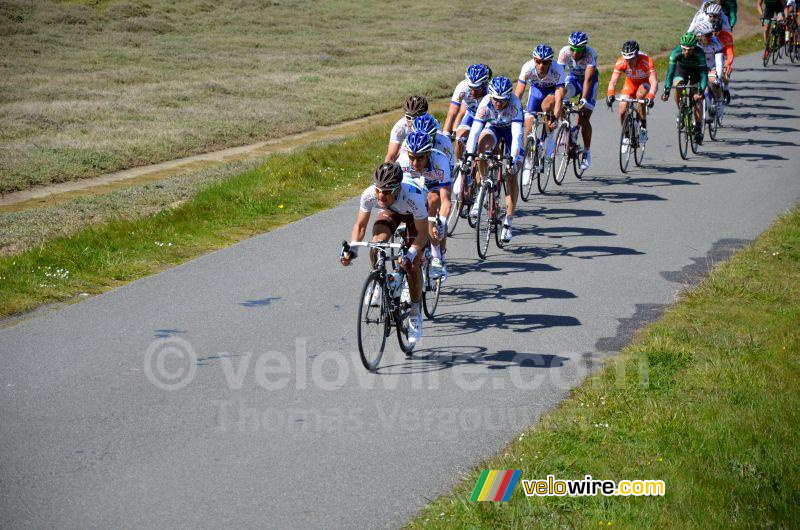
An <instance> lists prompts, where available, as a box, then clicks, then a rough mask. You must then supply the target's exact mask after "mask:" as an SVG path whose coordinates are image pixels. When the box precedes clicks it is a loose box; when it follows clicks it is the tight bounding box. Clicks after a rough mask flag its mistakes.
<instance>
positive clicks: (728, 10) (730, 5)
mask: <svg viewBox="0 0 800 530" xmlns="http://www.w3.org/2000/svg"><path fill="white" fill-rule="evenodd" d="M720 5H721V6H722V12H723V13H725V14H726V15H728V19H729V20H730V22H731V27H733V26H735V25H736V11H737V10H738V9H739V6H738V5H737V3H736V0H722V2H721V3H720Z"/></svg>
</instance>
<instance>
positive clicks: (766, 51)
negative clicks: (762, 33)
mask: <svg viewBox="0 0 800 530" xmlns="http://www.w3.org/2000/svg"><path fill="white" fill-rule="evenodd" d="M769 56H770V51H769V46H764V55H763V57H761V63H762V64H763V65H764V68H767V67H768V66H769Z"/></svg>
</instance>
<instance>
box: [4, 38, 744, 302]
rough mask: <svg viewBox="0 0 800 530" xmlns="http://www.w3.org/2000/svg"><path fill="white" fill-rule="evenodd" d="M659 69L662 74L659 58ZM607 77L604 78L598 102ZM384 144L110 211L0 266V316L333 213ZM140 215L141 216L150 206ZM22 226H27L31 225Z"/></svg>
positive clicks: (285, 161)
mask: <svg viewBox="0 0 800 530" xmlns="http://www.w3.org/2000/svg"><path fill="white" fill-rule="evenodd" d="M758 42H759V41H758V37H751V38H749V39H744V41H743V42H741V43H740V44H739V46H740V47H741V48H742V49H744V50H745V51H747V50H750V49H751V48H753V47H755V48H753V49H758V46H759V44H758ZM742 53H744V52H742ZM657 67H658V69H659V72H662V75H663V72H664V71H665V70H666V58H661V59H659V60H658V61H657ZM609 75H610V72H609V71H608V69H604V71H603V72H602V75H601V79H600V83H601V84H600V86H601V89H600V91H599V92H600V93H601V94H602V93H603V90H604V88H605V86H607V84H608V78H609ZM439 117H440V119H441V116H439ZM387 138H388V129H387V128H386V127H373V128H370V129H368V130H366V131H364V132H363V133H361V134H358V135H356V136H355V137H353V138H352V139H350V140H346V141H342V142H336V143H333V144H330V145H315V146H311V147H308V148H306V149H304V150H301V151H298V152H296V153H293V154H290V155H273V156H271V157H269V158H268V159H267V160H266V162H265V163H264V165H263V166H260V167H258V168H256V169H252V170H250V171H246V172H244V173H243V174H241V175H237V176H234V177H232V178H230V179H226V180H224V181H222V182H218V183H215V184H212V185H210V186H208V187H206V188H205V189H202V190H201V191H199V192H197V194H194V193H195V192H194V191H193V190H191V189H190V188H189V187H187V191H186V195H184V196H182V197H181V198H180V200H185V201H186V202H185V203H183V205H181V206H178V207H173V205H174V203H175V201H176V199H174V198H173V199H172V202H171V203H169V204H167V203H166V202H165V203H164V205H163V206H162V207H163V208H165V209H164V210H163V211H161V212H159V213H158V214H156V215H151V216H148V217H144V218H137V216H136V215H135V213H128V212H126V213H125V215H126V216H127V217H126V218H114V217H112V216H114V215H117V214H119V215H122V214H121V213H120V209H125V208H126V204H125V203H124V201H122V202H120V203H119V204H116V205H114V206H113V207H112V206H109V207H107V208H106V213H105V214H103V215H106V216H107V217H106V218H107V219H109V220H108V222H107V223H101V221H100V220H98V219H97V218H93V220H92V222H93V223H94V226H89V227H85V228H82V229H79V230H77V231H76V232H74V233H72V234H70V235H66V236H63V237H57V238H55V239H50V240H47V241H45V242H43V243H42V244H40V245H38V246H36V247H32V248H28V249H26V250H24V251H22V252H20V253H17V254H13V255H9V256H3V257H2V258H0V316H8V315H12V314H16V313H20V312H24V311H27V310H30V309H33V308H35V307H37V306H39V305H41V304H44V303H48V302H56V301H63V300H67V299H70V298H72V297H74V296H76V295H78V294H79V293H90V294H94V293H99V292H102V291H104V290H107V289H109V288H112V287H114V286H117V285H119V284H120V283H123V282H127V281H131V280H135V279H137V278H140V277H142V276H145V275H147V274H152V273H154V272H157V271H159V270H162V269H163V268H165V267H167V266H170V265H174V264H177V263H181V262H183V261H185V260H187V259H190V258H192V257H195V256H198V255H200V254H202V253H204V252H207V251H209V250H213V249H217V248H221V247H223V246H226V245H229V244H231V243H233V242H235V241H238V240H241V239H243V238H246V237H248V236H251V235H253V234H257V233H260V232H263V231H265V230H270V229H273V228H276V227H278V226H281V225H283V224H286V223H288V222H291V221H293V220H296V219H299V218H301V217H304V216H307V215H310V214H311V213H314V212H317V211H320V210H323V209H325V208H329V207H331V206H334V205H336V204H338V203H340V202H341V201H343V200H345V199H347V198H348V197H351V196H353V195H354V194H356V193H357V192H358V191H360V190H361V188H362V187H363V186H366V185H367V183H368V182H369V177H368V176H369V175H370V174H371V172H372V170H373V169H374V166H375V165H376V163H377V162H379V161H380V160H381V159H382V158H383V154H384V152H385V149H386V142H387ZM123 196H124V195H123ZM281 206H282V207H281ZM141 207H142V208H143V211H145V210H144V209H145V208H147V207H148V206H147V205H146V204H143V205H142V206H141ZM114 212H117V214H115V213H114ZM20 218H21V219H24V220H25V222H31V219H30V217H28V216H22V217H20ZM43 219H44V218H43ZM45 221H46V222H47V223H48V227H43V228H42V229H41V231H40V232H38V234H37V235H36V236H35V237H36V238H38V240H39V241H42V240H44V239H47V237H46V236H43V235H42V234H43V233H44V232H47V231H49V233H53V234H57V233H59V230H63V229H64V223H60V222H59V221H58V219H57V218H54V217H53V216H50V217H49V218H47V219H46V220H45ZM9 231H10V229H9ZM33 239H34V237H33V236H31V237H29V238H28V241H30V240H33ZM20 244H21V243H20ZM159 245H162V246H159Z"/></svg>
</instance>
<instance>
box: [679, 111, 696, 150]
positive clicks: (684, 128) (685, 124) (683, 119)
mask: <svg viewBox="0 0 800 530" xmlns="http://www.w3.org/2000/svg"><path fill="white" fill-rule="evenodd" d="M688 112H689V111H688V110H687V109H686V107H684V106H681V109H680V115H679V116H678V153H679V154H680V155H681V158H682V159H683V160H688V158H689V138H690V137H691V136H692V135H693V134H694V131H692V130H691V127H692V125H691V120H689V118H688V115H687V114H688Z"/></svg>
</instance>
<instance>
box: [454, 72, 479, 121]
mask: <svg viewBox="0 0 800 530" xmlns="http://www.w3.org/2000/svg"><path fill="white" fill-rule="evenodd" d="M462 101H463V102H464V103H465V104H466V105H467V111H469V112H471V113H472V114H475V111H476V110H478V104H480V98H474V97H472V94H471V93H470V91H469V83H467V80H466V79H464V80H463V81H461V82H460V83H459V84H457V85H456V89H455V90H454V91H453V97H452V98H450V104H451V105H455V106H456V107H460V106H461V102H462Z"/></svg>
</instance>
